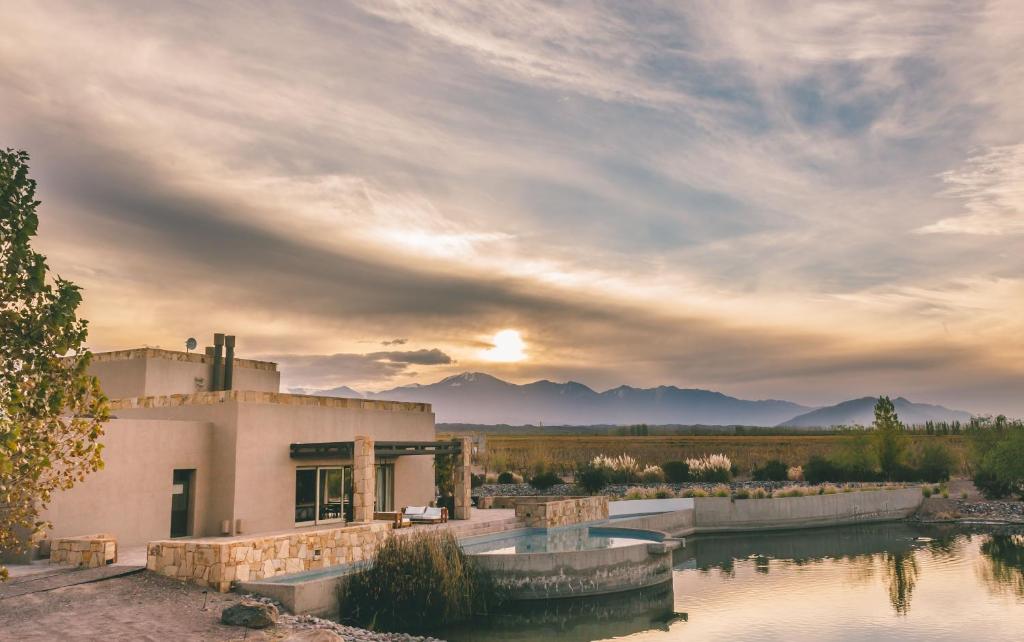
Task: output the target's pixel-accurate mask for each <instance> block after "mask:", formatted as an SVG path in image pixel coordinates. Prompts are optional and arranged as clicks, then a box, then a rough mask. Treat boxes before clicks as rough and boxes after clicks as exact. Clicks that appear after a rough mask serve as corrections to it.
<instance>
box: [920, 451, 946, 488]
mask: <svg viewBox="0 0 1024 642" xmlns="http://www.w3.org/2000/svg"><path fill="white" fill-rule="evenodd" d="M952 470H953V453H951V452H950V450H949V448H946V447H945V446H944V445H942V444H941V443H939V442H936V441H929V442H928V443H926V444H925V445H924V446H922V447H921V452H920V454H919V455H918V458H917V471H918V473H919V474H920V476H921V479H923V480H924V481H926V482H933V483H934V482H942V481H946V480H948V479H949V474H950V472H951V471H952Z"/></svg>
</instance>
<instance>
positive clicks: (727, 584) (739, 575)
mask: <svg viewBox="0 0 1024 642" xmlns="http://www.w3.org/2000/svg"><path fill="white" fill-rule="evenodd" d="M674 566H675V571H674V574H673V581H672V583H671V585H670V584H668V583H666V584H665V585H664V586H663V587H660V588H658V589H654V590H649V591H645V592H633V593H627V594H620V595H616V596H608V597H605V598H598V599H589V600H588V599H581V600H568V601H552V602H549V603H546V604H544V603H541V604H529V603H525V604H520V605H516V606H515V607H513V608H512V609H511V610H509V611H508V612H506V613H503V614H501V615H495V616H491V617H489V618H487V619H485V620H481V621H476V622H472V623H469V624H467V625H464V626H462V627H460V628H458V629H453V630H449V631H444V632H441V635H442V637H445V638H447V639H448V640H451V641H452V642H463V641H469V640H473V641H480V642H498V641H513V640H514V641H525V640H545V641H546V640H554V641H563V642H564V641H570V640H572V641H580V642H582V641H590V640H611V639H615V640H630V641H634V642H663V641H668V640H702V641H703V640H728V641H729V642H735V641H736V640H753V641H782V640H785V641H795V642H811V641H815V642H817V641H826V640H843V641H846V640H854V641H870V642H881V641H884V640H896V639H898V640H921V641H923V640H929V641H930V640H1024V529H1021V528H1016V529H1014V528H1009V527H994V526H989V527H981V526H972V527H966V526H946V525H944V526H917V525H910V524H903V523H895V524H879V525H873V526H856V527H842V528H829V529H815V530H805V531H789V532H766V533H759V534H756V535H718V536H714V537H711V536H702V537H696V538H691V539H689V540H688V541H687V547H686V548H685V549H684V550H681V551H678V552H677V554H676V556H675V559H674Z"/></svg>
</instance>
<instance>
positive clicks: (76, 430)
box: [0, 149, 109, 579]
mask: <svg viewBox="0 0 1024 642" xmlns="http://www.w3.org/2000/svg"><path fill="white" fill-rule="evenodd" d="M28 160H29V157H28V154H27V153H26V152H24V151H15V150H12V149H6V150H3V151H0V551H5V552H17V551H19V550H24V549H25V547H26V545H28V544H29V543H30V542H31V541H32V540H33V539H34V538H35V537H37V536H38V535H39V534H41V533H42V532H43V531H44V530H45V529H46V528H47V527H48V526H49V525H48V524H47V523H45V522H43V521H41V520H40V519H39V515H40V512H41V511H42V510H43V509H44V508H45V507H46V506H47V504H48V502H49V501H50V499H51V497H52V496H53V494H54V493H55V492H57V491H60V490H64V489H68V488H71V487H72V486H73V485H74V484H75V483H76V482H78V481H81V480H82V479H84V478H85V476H86V475H87V474H88V473H90V472H93V471H95V470H98V469H99V468H101V467H102V465H103V460H102V458H101V456H100V455H101V450H102V448H103V446H102V444H100V442H99V439H100V437H101V436H102V434H103V423H104V422H105V421H106V420H107V419H108V418H109V409H108V405H107V399H106V397H105V396H104V395H103V392H102V391H101V390H100V387H99V383H98V381H97V380H96V378H95V377H92V376H90V375H89V374H87V373H86V367H87V366H88V365H89V359H90V357H91V353H90V352H89V351H88V350H87V349H86V348H85V339H86V336H87V322H86V321H85V320H83V319H79V318H78V316H77V314H76V312H77V309H78V306H79V304H80V303H81V302H82V295H81V291H80V290H79V288H78V286H76V285H75V284H74V283H72V282H71V281H68V280H66V279H62V278H60V277H59V276H51V275H50V273H49V268H48V267H47V265H46V257H44V256H43V255H42V254H39V253H38V252H36V251H34V250H33V249H32V247H31V244H30V241H31V240H32V237H34V236H35V235H36V231H37V228H38V227H39V217H38V215H37V213H36V209H37V208H38V207H39V201H37V200H36V199H35V191H36V182H35V181H34V180H33V179H31V178H29V168H28ZM6 577H7V569H6V568H4V567H3V566H2V565H0V579H6Z"/></svg>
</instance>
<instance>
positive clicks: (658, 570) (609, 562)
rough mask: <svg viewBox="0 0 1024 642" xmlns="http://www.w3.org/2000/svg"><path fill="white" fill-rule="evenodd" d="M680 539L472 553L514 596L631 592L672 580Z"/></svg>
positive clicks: (518, 597)
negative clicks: (578, 548)
mask: <svg viewBox="0 0 1024 642" xmlns="http://www.w3.org/2000/svg"><path fill="white" fill-rule="evenodd" d="M678 546H679V543H678V542H675V541H666V542H651V543H649V544H636V545H632V546H623V547H620V548H605V549H597V550H584V551H570V552H564V553H525V554H520V555H496V554H487V553H480V554H476V555H474V556H473V559H474V560H476V561H477V563H478V564H479V565H480V567H481V568H484V569H486V570H488V571H490V572H491V573H493V577H494V580H495V582H496V583H497V584H498V585H499V586H501V587H502V588H504V589H505V590H507V591H508V592H509V595H510V597H511V599H514V600H542V599H552V598H565V597H583V596H590V595H603V594H607V593H617V592H620V591H630V590H635V589H639V588H644V587H648V586H656V585H658V584H661V583H663V582H668V581H671V580H672V551H673V550H675V549H676V548H677V547H678Z"/></svg>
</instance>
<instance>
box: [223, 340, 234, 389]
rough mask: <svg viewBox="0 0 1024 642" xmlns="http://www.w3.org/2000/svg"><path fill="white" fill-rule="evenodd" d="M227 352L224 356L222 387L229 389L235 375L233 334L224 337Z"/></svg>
mask: <svg viewBox="0 0 1024 642" xmlns="http://www.w3.org/2000/svg"><path fill="white" fill-rule="evenodd" d="M224 345H225V346H226V347H227V354H226V355H225V356H224V389H225V390H231V382H232V380H233V379H234V376H235V335H233V334H229V335H227V336H226V337H224Z"/></svg>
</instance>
